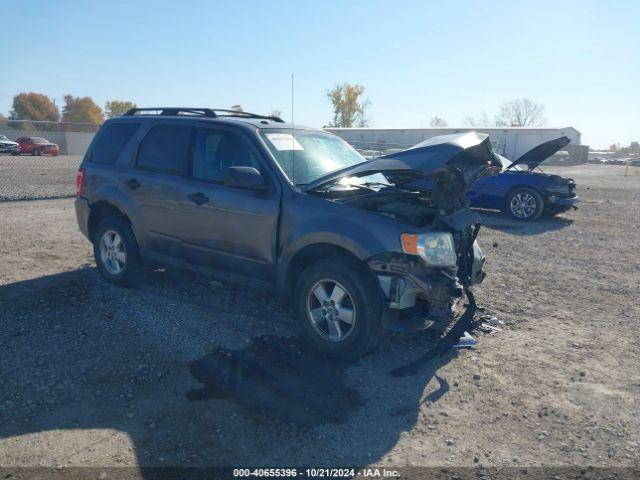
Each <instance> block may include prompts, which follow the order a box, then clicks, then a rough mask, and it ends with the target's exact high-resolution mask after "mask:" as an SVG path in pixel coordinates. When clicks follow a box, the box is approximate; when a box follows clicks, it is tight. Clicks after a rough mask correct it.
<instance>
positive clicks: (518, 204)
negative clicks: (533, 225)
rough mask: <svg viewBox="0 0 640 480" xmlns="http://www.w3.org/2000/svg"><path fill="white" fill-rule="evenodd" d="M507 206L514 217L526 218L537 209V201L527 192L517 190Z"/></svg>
mask: <svg viewBox="0 0 640 480" xmlns="http://www.w3.org/2000/svg"><path fill="white" fill-rule="evenodd" d="M509 208H510V209H511V213H513V214H514V215H515V216H516V217H518V218H521V219H527V218H531V217H533V216H534V215H535V213H536V210H537V209H538V201H537V200H536V197H534V196H533V195H532V194H531V193H529V192H517V193H516V194H515V195H514V196H513V197H512V198H511V203H510V205H509Z"/></svg>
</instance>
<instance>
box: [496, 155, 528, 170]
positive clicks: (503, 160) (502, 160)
mask: <svg viewBox="0 0 640 480" xmlns="http://www.w3.org/2000/svg"><path fill="white" fill-rule="evenodd" d="M494 155H495V156H496V158H497V159H498V160H500V164H501V165H502V169H503V170H506V169H507V168H508V167H509V165H511V164H512V163H513V162H512V161H511V160H509V159H508V158H506V157H503V156H502V155H498V154H497V153H494ZM511 170H520V171H523V172H526V171H527V169H526V168H523V167H521V166H520V165H516V166H514V167H511Z"/></svg>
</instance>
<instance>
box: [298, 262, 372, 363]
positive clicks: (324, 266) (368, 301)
mask: <svg viewBox="0 0 640 480" xmlns="http://www.w3.org/2000/svg"><path fill="white" fill-rule="evenodd" d="M365 268H366V267H364V266H363V265H361V264H359V263H358V262H356V261H351V260H337V259H327V260H321V261H318V262H316V263H314V264H312V265H310V266H309V267H307V268H306V269H305V270H304V271H303V272H302V274H301V275H300V278H299V279H298V281H297V283H296V287H295V291H294V296H295V297H294V306H295V313H296V320H297V321H298V325H299V326H300V330H301V332H302V335H303V336H304V338H305V339H306V340H307V341H308V342H309V343H310V344H311V345H312V346H313V347H314V348H315V349H316V350H318V351H319V352H320V353H323V354H325V355H327V356H330V357H334V358H339V359H343V360H355V359H357V358H359V357H361V356H363V355H365V354H366V353H368V352H370V351H371V350H373V349H374V348H375V347H376V346H377V345H378V343H379V342H380V339H381V338H382V334H383V332H384V329H383V325H382V319H381V312H382V299H381V296H380V292H379V289H378V288H377V285H376V284H375V280H374V279H373V278H371V277H370V276H369V275H368V274H367V272H366V271H365V270H364V269H365Z"/></svg>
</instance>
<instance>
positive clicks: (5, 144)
mask: <svg viewBox="0 0 640 480" xmlns="http://www.w3.org/2000/svg"><path fill="white" fill-rule="evenodd" d="M0 153H10V154H11V155H19V154H20V146H19V145H18V143H17V142H13V141H11V140H9V139H8V138H7V137H6V136H5V135H0Z"/></svg>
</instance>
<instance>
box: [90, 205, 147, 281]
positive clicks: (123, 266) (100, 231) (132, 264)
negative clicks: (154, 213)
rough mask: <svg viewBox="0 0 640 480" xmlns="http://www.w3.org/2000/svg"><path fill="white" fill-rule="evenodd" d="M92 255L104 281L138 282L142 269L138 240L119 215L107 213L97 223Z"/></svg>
mask: <svg viewBox="0 0 640 480" xmlns="http://www.w3.org/2000/svg"><path fill="white" fill-rule="evenodd" d="M93 255H94V258H95V261H96V265H97V267H98V270H99V271H100V273H101V274H102V276H103V277H104V279H105V280H106V281H107V282H109V283H113V284H114V285H120V286H127V287H131V286H133V285H135V284H136V283H137V281H138V278H139V275H140V270H141V265H140V253H139V248H138V243H137V241H136V239H135V236H134V234H133V231H132V230H131V226H130V225H129V224H128V222H126V221H125V220H123V219H122V218H120V217H107V218H105V219H104V220H103V221H102V222H101V223H100V224H99V225H98V228H97V229H96V234H95V236H94V238H93Z"/></svg>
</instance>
